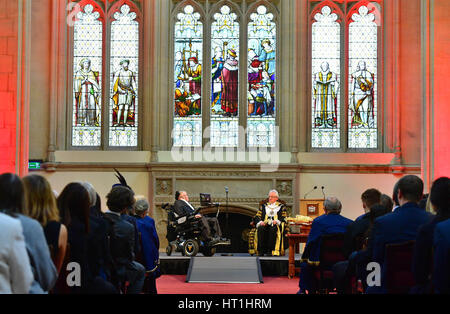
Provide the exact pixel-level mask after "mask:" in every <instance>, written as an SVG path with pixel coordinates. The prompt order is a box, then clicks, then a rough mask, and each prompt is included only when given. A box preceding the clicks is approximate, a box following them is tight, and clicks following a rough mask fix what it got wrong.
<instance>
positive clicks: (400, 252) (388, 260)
mask: <svg viewBox="0 0 450 314" xmlns="http://www.w3.org/2000/svg"><path fill="white" fill-rule="evenodd" d="M414 244H415V241H407V242H402V243H392V244H387V245H386V254H385V257H384V267H385V272H386V277H385V279H386V289H387V293H393V294H395V293H401V294H403V293H408V292H409V290H410V289H411V287H413V286H414V275H413V273H412V270H411V268H412V259H413V254H414Z"/></svg>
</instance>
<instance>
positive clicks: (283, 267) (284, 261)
mask: <svg viewBox="0 0 450 314" xmlns="http://www.w3.org/2000/svg"><path fill="white" fill-rule="evenodd" d="M288 252H289V251H286V253H288ZM214 256H215V257H219V256H220V257H224V258H230V259H233V258H236V257H251V255H250V254H248V253H234V254H233V255H231V256H222V254H221V253H216V254H214ZM196 258H201V259H208V258H209V259H210V257H205V256H203V255H202V254H201V253H199V254H198V255H197V256H196ZM159 259H160V263H161V273H162V274H163V275H187V273H188V269H189V263H190V257H185V256H182V255H181V253H173V254H172V255H171V256H167V254H166V253H165V252H164V253H163V252H160V253H159ZM259 261H260V264H261V272H262V275H263V276H286V277H287V276H288V270H289V255H288V254H286V255H285V256H271V257H268V256H267V257H266V256H259ZM295 264H296V266H298V265H299V264H300V254H296V255H295Z"/></svg>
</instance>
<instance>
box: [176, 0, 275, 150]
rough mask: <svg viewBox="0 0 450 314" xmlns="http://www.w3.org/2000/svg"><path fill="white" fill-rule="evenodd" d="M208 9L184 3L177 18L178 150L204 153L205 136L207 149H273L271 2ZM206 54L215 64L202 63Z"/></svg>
mask: <svg viewBox="0 0 450 314" xmlns="http://www.w3.org/2000/svg"><path fill="white" fill-rule="evenodd" d="M269 6H270V8H269ZM204 7H206V8H207V9H209V10H207V12H203V11H202V9H201V8H202V4H201V3H197V2H196V1H181V2H180V3H179V4H178V5H177V6H176V7H175V10H174V13H173V14H174V17H175V21H174V90H175V101H174V103H175V110H174V120H173V131H172V138H173V146H175V147H202V145H203V143H202V137H204V136H202V135H203V133H205V134H204V135H205V136H206V137H207V136H210V143H209V144H210V147H215V148H219V147H226V148H238V147H240V145H244V146H245V142H246V143H247V147H249V148H257V147H275V146H276V143H275V141H276V140H275V126H276V121H275V120H276V111H277V108H276V90H277V86H276V85H277V79H276V78H277V25H276V22H275V15H274V13H273V12H272V11H271V10H272V7H271V5H270V2H268V1H259V2H257V3H256V4H253V5H250V6H249V7H248V8H247V6H245V5H242V3H241V2H238V1H236V2H235V1H217V2H215V1H214V2H212V3H211V6H209V5H206V6H204ZM244 7H245V8H247V12H243V11H242V10H241V9H242V8H244ZM202 21H208V23H207V24H206V25H205V24H204V23H203V22H202ZM204 31H207V34H206V33H204ZM243 32H244V34H243ZM245 33H246V34H245ZM204 41H205V42H204ZM206 51H207V52H206ZM244 52H245V54H244ZM204 54H205V55H206V56H207V57H208V58H210V59H209V60H210V62H211V63H209V60H208V63H207V64H203V63H202V60H203V58H202V56H203V55H204ZM245 56H247V60H246V61H245ZM202 68H203V69H207V72H204V71H203V72H202ZM245 73H247V75H246V74H245ZM205 80H209V82H208V83H206V84H202V81H205ZM205 104H207V106H209V107H206V108H207V110H208V111H209V112H208V111H203V110H202V105H203V106H205ZM203 108H205V107H203ZM242 115H245V117H242ZM240 123H242V126H245V125H246V126H247V133H246V135H247V140H246V141H240V140H239V137H240V135H241V133H242V132H241V133H240V132H239V130H240V127H239V126H240ZM202 124H205V125H202ZM242 135H243V133H242Z"/></svg>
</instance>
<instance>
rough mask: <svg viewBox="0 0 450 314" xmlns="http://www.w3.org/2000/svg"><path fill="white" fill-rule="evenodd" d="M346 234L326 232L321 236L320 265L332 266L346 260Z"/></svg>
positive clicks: (324, 266)
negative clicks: (344, 247) (344, 249)
mask: <svg viewBox="0 0 450 314" xmlns="http://www.w3.org/2000/svg"><path fill="white" fill-rule="evenodd" d="M343 246H344V234H343V233H333V234H325V235H323V236H322V237H321V243H320V267H321V268H327V269H329V268H331V267H332V266H333V265H334V264H336V263H337V262H342V261H345V260H346V257H345V255H344V254H343V252H342V251H343V250H342V248H343Z"/></svg>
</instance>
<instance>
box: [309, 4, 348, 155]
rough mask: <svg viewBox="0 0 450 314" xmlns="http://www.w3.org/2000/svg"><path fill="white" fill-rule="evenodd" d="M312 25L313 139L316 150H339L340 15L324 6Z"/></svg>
mask: <svg viewBox="0 0 450 314" xmlns="http://www.w3.org/2000/svg"><path fill="white" fill-rule="evenodd" d="M314 20H315V21H314V22H313V24H312V30H311V32H312V64H311V66H312V73H313V75H312V93H311V94H312V99H311V102H312V110H311V112H312V124H311V125H312V136H311V146H312V147H313V148H339V147H340V98H341V97H340V92H339V87H340V76H339V75H338V74H337V73H339V72H340V64H341V61H340V58H341V38H340V24H339V22H338V15H337V14H336V13H333V12H332V10H331V8H330V7H329V6H324V7H323V8H322V9H321V12H320V13H317V14H316V15H315V16H314Z"/></svg>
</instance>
